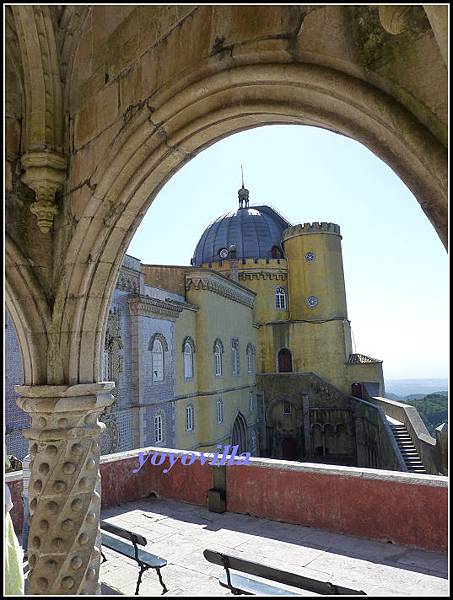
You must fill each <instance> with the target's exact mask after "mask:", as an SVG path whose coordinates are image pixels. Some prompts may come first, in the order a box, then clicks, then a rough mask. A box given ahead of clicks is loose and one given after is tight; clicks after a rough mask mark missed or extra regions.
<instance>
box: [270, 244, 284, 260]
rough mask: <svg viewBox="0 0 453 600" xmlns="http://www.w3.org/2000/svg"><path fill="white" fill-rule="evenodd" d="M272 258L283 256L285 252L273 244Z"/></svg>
mask: <svg viewBox="0 0 453 600" xmlns="http://www.w3.org/2000/svg"><path fill="white" fill-rule="evenodd" d="M271 258H283V253H282V251H281V249H280V248H279V247H278V246H272V250H271Z"/></svg>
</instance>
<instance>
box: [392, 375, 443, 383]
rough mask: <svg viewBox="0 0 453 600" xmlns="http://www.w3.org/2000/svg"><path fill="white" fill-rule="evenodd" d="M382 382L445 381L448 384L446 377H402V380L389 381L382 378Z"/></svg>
mask: <svg viewBox="0 0 453 600" xmlns="http://www.w3.org/2000/svg"><path fill="white" fill-rule="evenodd" d="M384 381H446V382H447V383H448V376H447V377H405V378H404V377H403V378H402V379H394V378H393V379H389V378H387V377H384Z"/></svg>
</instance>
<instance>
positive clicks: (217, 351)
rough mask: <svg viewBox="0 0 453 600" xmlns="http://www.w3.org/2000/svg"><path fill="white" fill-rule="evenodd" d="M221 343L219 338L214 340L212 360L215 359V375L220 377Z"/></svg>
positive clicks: (221, 368)
mask: <svg viewBox="0 0 453 600" xmlns="http://www.w3.org/2000/svg"><path fill="white" fill-rule="evenodd" d="M222 355H223V344H222V342H221V341H220V340H216V341H215V342H214V361H215V376H216V377H221V376H222V372H223V365H222Z"/></svg>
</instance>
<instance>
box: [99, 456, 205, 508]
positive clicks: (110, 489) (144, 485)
mask: <svg viewBox="0 0 453 600" xmlns="http://www.w3.org/2000/svg"><path fill="white" fill-rule="evenodd" d="M153 451H155V452H156V453H159V454H160V455H163V454H164V453H167V454H168V453H169V452H173V453H178V452H181V451H178V450H167V449H166V448H142V449H140V450H131V451H129V452H122V453H120V454H111V455H108V456H103V457H102V459H101V486H102V493H101V498H102V508H107V507H109V506H114V505H119V504H124V503H125V502H131V501H132V500H139V499H140V498H148V497H149V496H151V495H152V494H156V496H157V497H159V498H169V499H174V500H180V501H181V502H189V503H191V504H198V505H201V506H206V498H207V493H208V490H209V489H210V488H212V485H213V478H212V467H210V466H209V464H205V465H202V464H200V462H198V460H197V461H196V462H194V463H193V464H191V465H190V466H189V465H183V464H181V461H180V460H178V461H176V462H175V463H174V464H173V465H171V464H170V461H169V457H168V456H167V457H166V460H165V461H164V462H163V463H162V464H161V465H153V464H151V462H150V461H149V460H147V461H146V462H145V464H144V465H143V466H142V467H141V468H140V470H139V471H138V472H137V473H134V470H137V469H139V467H140V463H139V460H138V455H139V453H140V452H142V453H144V454H147V453H148V452H153ZM192 454H196V455H199V453H197V452H193V453H192ZM164 470H168V473H164Z"/></svg>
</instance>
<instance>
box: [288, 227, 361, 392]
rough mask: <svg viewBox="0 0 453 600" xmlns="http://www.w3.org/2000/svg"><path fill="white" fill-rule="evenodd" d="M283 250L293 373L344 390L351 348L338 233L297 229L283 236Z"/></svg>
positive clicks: (334, 229) (325, 229)
mask: <svg viewBox="0 0 453 600" xmlns="http://www.w3.org/2000/svg"><path fill="white" fill-rule="evenodd" d="M283 245H284V250H285V255H286V259H287V264H288V296H289V315H290V316H289V319H290V323H291V327H290V331H291V345H292V348H291V351H292V353H293V360H294V370H295V371H299V372H300V371H313V372H315V373H318V374H320V375H321V376H323V377H325V378H326V379H327V380H329V381H331V382H332V383H334V385H337V386H338V387H340V388H344V387H345V381H344V378H345V363H346V361H347V360H348V358H349V356H350V354H351V352H352V344H351V329H350V324H349V321H348V313H347V307H346V290H345V283H344V274H343V259H342V252H341V235H340V227H339V226H338V225H336V224H334V223H324V222H323V223H304V224H303V225H295V226H293V227H289V228H288V229H286V230H285V231H284V232H283Z"/></svg>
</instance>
